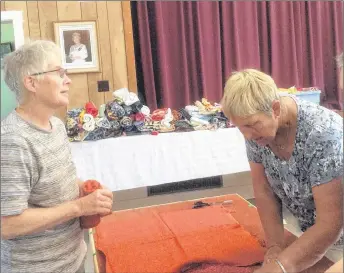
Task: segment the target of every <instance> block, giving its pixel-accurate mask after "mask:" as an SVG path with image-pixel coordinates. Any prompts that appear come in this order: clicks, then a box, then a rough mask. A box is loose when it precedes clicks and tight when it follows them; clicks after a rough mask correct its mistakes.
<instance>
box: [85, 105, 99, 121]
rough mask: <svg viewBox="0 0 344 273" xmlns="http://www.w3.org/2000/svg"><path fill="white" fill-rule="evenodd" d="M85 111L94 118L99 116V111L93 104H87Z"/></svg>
mask: <svg viewBox="0 0 344 273" xmlns="http://www.w3.org/2000/svg"><path fill="white" fill-rule="evenodd" d="M85 110H86V113H87V114H90V115H92V116H93V117H94V118H95V117H97V116H98V109H97V107H96V106H95V105H94V103H93V102H88V103H86V105H85Z"/></svg>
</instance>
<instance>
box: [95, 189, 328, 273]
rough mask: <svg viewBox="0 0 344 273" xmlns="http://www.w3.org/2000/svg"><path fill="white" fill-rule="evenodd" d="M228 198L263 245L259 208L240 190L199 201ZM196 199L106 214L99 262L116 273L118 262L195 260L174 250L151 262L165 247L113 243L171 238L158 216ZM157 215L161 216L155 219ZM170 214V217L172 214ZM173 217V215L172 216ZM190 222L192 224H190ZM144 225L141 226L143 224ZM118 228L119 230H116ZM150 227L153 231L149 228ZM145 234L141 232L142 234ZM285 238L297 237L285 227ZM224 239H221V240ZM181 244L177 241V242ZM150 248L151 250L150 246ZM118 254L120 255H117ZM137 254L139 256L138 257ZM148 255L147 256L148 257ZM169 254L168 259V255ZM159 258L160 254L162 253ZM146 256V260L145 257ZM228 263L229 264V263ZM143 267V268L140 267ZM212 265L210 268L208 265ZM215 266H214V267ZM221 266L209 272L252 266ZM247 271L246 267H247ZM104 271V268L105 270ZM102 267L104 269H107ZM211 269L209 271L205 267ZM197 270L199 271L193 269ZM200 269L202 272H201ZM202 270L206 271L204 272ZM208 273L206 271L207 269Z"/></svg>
mask: <svg viewBox="0 0 344 273" xmlns="http://www.w3.org/2000/svg"><path fill="white" fill-rule="evenodd" d="M225 200H232V201H233V203H232V204H231V205H229V206H226V207H225V209H224V210H226V211H227V212H228V213H229V214H228V215H230V216H232V217H233V218H234V219H235V220H236V221H237V222H238V223H239V224H240V226H241V228H242V229H244V230H246V231H247V232H248V233H249V234H251V235H252V236H253V237H254V238H256V239H257V240H258V242H259V243H260V244H261V245H262V246H264V245H265V242H264V232H263V229H262V226H261V223H260V220H259V215H258V212H257V209H256V208H255V207H253V206H250V205H249V203H248V202H247V201H246V200H245V199H243V198H242V197H241V196H239V195H237V194H228V195H222V196H217V197H209V198H204V199H201V200H197V201H204V202H223V201H225ZM195 201H196V200H190V201H185V202H178V203H171V204H164V205H159V206H154V207H146V208H137V209H133V210H126V211H116V212H113V214H112V215H109V216H107V217H104V218H102V221H101V223H100V224H99V225H98V226H97V228H96V233H95V234H94V238H95V242H96V248H97V250H98V251H102V252H104V254H105V256H104V255H102V253H99V252H98V254H100V255H98V262H99V268H104V269H105V268H107V270H106V272H107V273H110V272H112V273H115V272H120V270H119V269H118V268H116V264H121V263H122V266H123V267H124V266H126V268H128V267H129V266H131V265H133V264H134V266H135V264H138V265H137V266H138V267H139V264H141V262H143V265H146V266H151V264H154V265H155V266H157V268H158V270H160V272H164V270H167V269H164V268H163V267H162V266H163V265H164V264H166V265H167V266H170V265H171V264H170V263H169V257H173V258H171V260H172V262H171V263H174V261H175V259H180V263H179V262H178V263H179V264H178V266H177V268H175V269H176V270H177V269H178V268H179V267H180V266H182V265H184V264H185V263H189V262H193V261H194V260H189V259H187V258H186V253H185V256H184V257H185V261H183V255H180V256H178V255H176V254H175V252H173V254H170V252H169V253H168V254H166V256H163V257H162V258H163V260H162V261H161V263H160V264H159V263H156V262H152V263H150V262H149V261H150V260H153V261H156V260H155V259H157V256H154V257H153V255H159V253H160V254H161V252H162V251H160V250H158V251H154V246H153V244H152V245H150V248H149V247H148V244H146V245H145V249H143V250H146V251H147V252H144V251H142V252H140V251H141V249H142V248H141V247H139V248H137V247H136V246H133V244H129V243H128V247H127V248H122V249H120V251H122V253H121V254H119V251H118V248H116V247H115V246H114V243H113V242H115V241H118V242H121V244H122V245H125V242H126V241H129V239H130V240H132V242H133V241H137V242H139V243H138V244H137V245H140V244H144V241H145V240H147V243H148V242H152V241H154V237H155V238H159V240H160V241H168V240H169V239H170V237H169V236H172V237H173V233H172V232H171V231H170V230H169V227H168V226H167V225H166V224H165V223H164V222H163V221H159V220H158V219H159V216H162V215H164V213H168V212H177V211H179V212H180V211H183V210H190V209H191V208H192V206H193V204H194V202H195ZM156 218H158V219H156ZM170 218H171V217H170ZM172 218H173V217H172ZM183 222H184V223H187V226H189V223H188V222H189V221H188V219H184V220H183ZM190 225H191V224H190ZM141 227H142V228H141ZM175 228H177V225H175ZM115 230H116V231H115ZM149 230H151V231H152V232H149ZM141 234H142V236H141ZM285 236H286V237H285V240H286V244H287V245H290V244H291V243H292V242H293V241H294V240H295V239H296V237H295V236H294V235H293V234H291V233H290V232H288V231H285ZM175 242H178V241H177V239H175ZM221 243H222V242H221ZM166 245H168V246H169V247H168V248H167V249H170V247H172V246H173V244H171V243H170V242H168V243H166ZM177 246H178V244H177ZM177 246H175V247H173V248H174V249H179V248H178V247H177ZM147 249H148V250H147ZM157 249H161V246H158V247H157ZM151 250H153V252H151V253H150V254H149V256H144V254H143V253H148V251H151ZM250 250H251V249H247V248H246V249H245V256H249V255H255V254H254V253H252V254H250V253H249V252H250ZM117 255H119V256H118V258H117ZM136 257H137V258H136ZM145 257H146V258H145ZM166 257H167V259H166ZM178 257H179V258H178ZM159 258H160V257H159ZM209 259H210V257H207V260H209ZM142 260H145V261H142ZM124 261H126V263H128V264H129V265H123V263H124ZM332 264H333V263H332V262H331V261H329V260H328V259H326V258H323V259H322V260H320V261H319V262H318V263H317V264H315V265H314V266H312V267H311V268H309V269H308V270H306V271H304V272H303V273H313V272H324V271H325V270H326V269H328V268H329V267H330V266H331V265H332ZM227 266H228V265H227ZM129 269H130V271H127V272H134V271H135V269H134V268H129ZM141 269H142V268H141ZM208 269H210V268H208ZM212 269H213V268H212ZM225 269H226V270H222V271H221V270H220V266H219V267H217V269H216V270H215V269H214V270H213V271H210V272H217V273H222V272H223V273H224V272H226V273H227V272H233V273H244V272H245V273H246V272H247V273H248V272H251V271H249V270H251V269H252V268H244V269H243V268H238V267H236V268H235V271H234V270H233V271H230V270H231V269H230V270H227V269H228V267H227V268H225ZM246 269H247V270H248V271H245V270H246ZM158 270H157V271H154V270H151V268H150V272H152V273H154V272H159V271H158ZM104 271H105V270H104ZM104 271H101V272H104ZM141 271H142V272H145V271H144V269H142V270H141ZM122 272H123V271H122ZM206 272H209V271H206ZM194 273H196V271H195V272H194ZM198 273H201V271H200V272H198ZM202 273H203V272H202ZM204 273H205V272H204Z"/></svg>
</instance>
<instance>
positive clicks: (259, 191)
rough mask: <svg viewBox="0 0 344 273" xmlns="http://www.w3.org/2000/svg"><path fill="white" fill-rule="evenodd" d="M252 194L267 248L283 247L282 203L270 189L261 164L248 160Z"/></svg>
mask: <svg viewBox="0 0 344 273" xmlns="http://www.w3.org/2000/svg"><path fill="white" fill-rule="evenodd" d="M250 168H251V175H252V182H253V190H254V196H255V199H256V204H257V209H258V213H259V216H260V220H261V222H262V225H263V229H264V233H265V239H266V243H267V248H270V247H274V246H278V247H280V248H283V247H284V227H283V218H282V204H281V202H280V200H279V198H278V197H277V196H276V195H275V194H274V192H273V191H272V189H271V187H270V185H269V183H268V181H267V178H266V175H265V172H264V166H263V165H262V164H258V163H253V162H250Z"/></svg>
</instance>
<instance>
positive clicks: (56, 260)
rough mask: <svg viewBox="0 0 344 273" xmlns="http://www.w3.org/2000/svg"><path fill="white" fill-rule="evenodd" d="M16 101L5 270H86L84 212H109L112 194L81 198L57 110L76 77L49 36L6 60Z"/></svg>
mask: <svg viewBox="0 0 344 273" xmlns="http://www.w3.org/2000/svg"><path fill="white" fill-rule="evenodd" d="M4 73H5V82H6V83H7V85H8V86H9V88H10V89H11V90H12V91H13V92H15V94H16V97H17V99H18V103H19V105H18V107H17V108H16V109H15V110H14V111H13V112H12V113H10V114H9V115H8V116H7V117H6V118H5V119H4V120H2V122H1V239H2V240H1V251H2V253H1V264H2V270H3V272H16V273H17V272H81V271H82V268H83V261H84V259H85V253H86V244H85V242H84V239H83V238H84V233H83V231H82V229H81V228H80V223H79V217H80V216H83V215H92V214H101V215H106V214H108V213H110V212H111V208H112V192H110V191H108V190H105V189H103V190H97V191H96V192H94V193H93V194H90V195H88V196H85V197H80V190H79V187H80V185H81V181H80V180H78V178H77V176H76V169H75V166H74V164H73V162H72V158H71V153H70V149H69V143H68V138H67V135H66V131H65V127H64V124H63V122H62V121H60V120H59V119H57V118H55V117H54V116H53V115H54V112H55V111H56V110H57V109H58V108H59V107H62V106H67V104H68V102H69V99H68V90H69V85H70V83H71V80H70V79H69V78H68V76H67V75H66V70H65V69H63V68H62V66H61V56H60V50H59V48H58V47H57V46H56V44H54V43H53V42H50V41H34V42H30V43H27V44H25V45H23V46H22V47H20V48H19V49H17V50H16V51H14V52H12V53H11V54H9V55H7V56H6V57H5V60H4Z"/></svg>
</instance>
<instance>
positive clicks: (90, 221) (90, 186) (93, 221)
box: [80, 180, 102, 228]
mask: <svg viewBox="0 0 344 273" xmlns="http://www.w3.org/2000/svg"><path fill="white" fill-rule="evenodd" d="M101 188H102V187H101V185H100V183H99V182H98V181H96V180H87V181H85V182H84V184H83V185H82V193H83V196H85V195H88V194H90V193H92V192H94V191H95V190H98V189H101ZM99 223H100V215H98V214H96V215H88V216H82V217H80V226H81V228H93V227H96V226H97V225H98V224H99Z"/></svg>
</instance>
